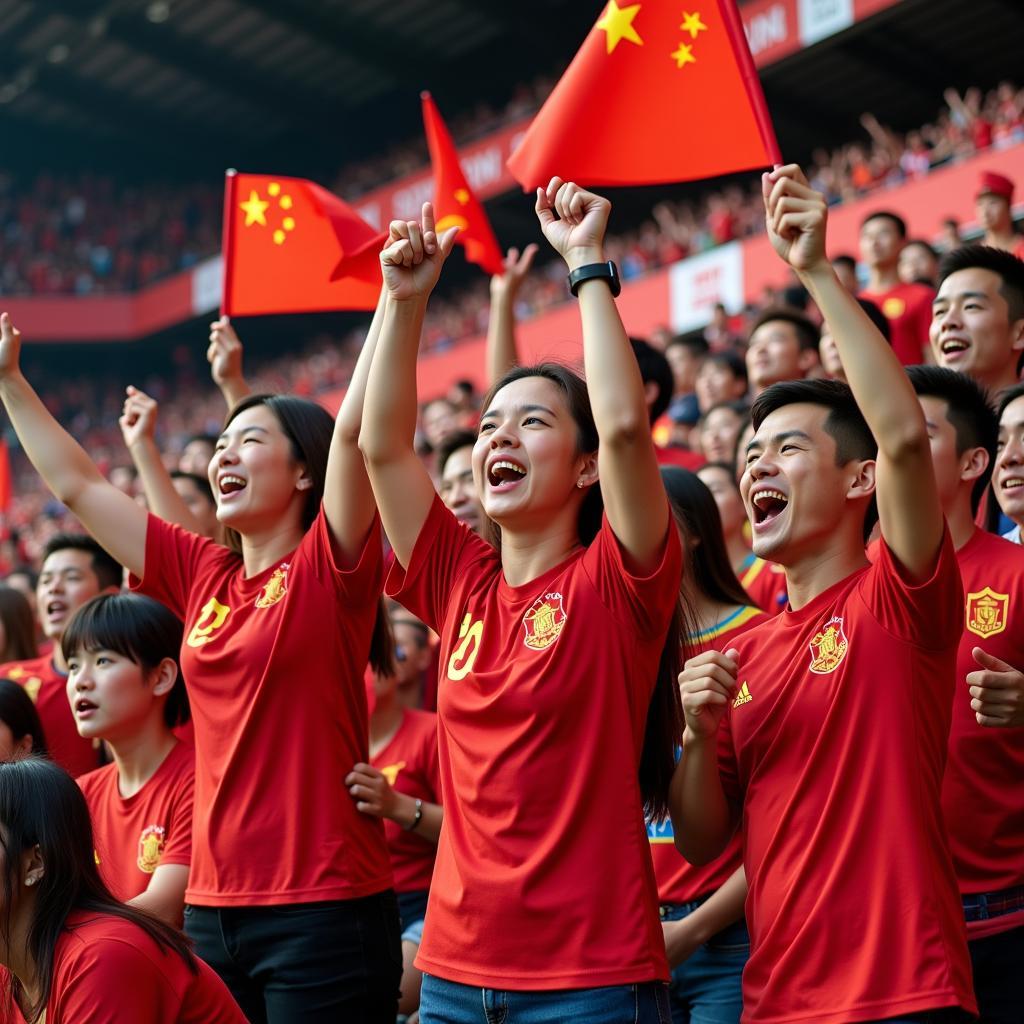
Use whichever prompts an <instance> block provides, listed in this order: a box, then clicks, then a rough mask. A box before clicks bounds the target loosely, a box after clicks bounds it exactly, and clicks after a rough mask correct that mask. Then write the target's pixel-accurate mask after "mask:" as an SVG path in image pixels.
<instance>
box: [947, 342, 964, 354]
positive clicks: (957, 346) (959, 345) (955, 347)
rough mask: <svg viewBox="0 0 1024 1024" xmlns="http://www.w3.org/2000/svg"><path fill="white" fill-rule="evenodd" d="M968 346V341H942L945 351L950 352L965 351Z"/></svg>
mask: <svg viewBox="0 0 1024 1024" xmlns="http://www.w3.org/2000/svg"><path fill="white" fill-rule="evenodd" d="M967 348H968V345H967V342H965V341H952V340H951V341H944V342H943V343H942V351H943V353H948V352H963V351H965V350H966V349H967Z"/></svg>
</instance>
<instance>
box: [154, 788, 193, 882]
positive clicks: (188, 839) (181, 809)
mask: <svg viewBox="0 0 1024 1024" xmlns="http://www.w3.org/2000/svg"><path fill="white" fill-rule="evenodd" d="M195 782H196V777H195V772H194V771H193V770H189V771H185V772H182V773H181V775H180V776H179V778H178V785H177V792H176V794H175V796H176V799H175V801H174V806H173V808H172V809H171V820H170V822H169V823H168V825H169V827H168V830H167V831H168V832H169V833H170V835H169V838H168V840H167V845H166V846H165V847H164V849H163V852H162V853H161V854H160V865H161V866H163V865H164V864H180V865H183V866H185V867H188V866H189V865H190V864H191V863H192V808H193V805H194V802H195Z"/></svg>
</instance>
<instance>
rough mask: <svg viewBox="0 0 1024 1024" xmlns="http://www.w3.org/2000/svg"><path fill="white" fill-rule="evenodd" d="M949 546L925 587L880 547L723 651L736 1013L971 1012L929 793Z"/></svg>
mask: <svg viewBox="0 0 1024 1024" xmlns="http://www.w3.org/2000/svg"><path fill="white" fill-rule="evenodd" d="M961 595H962V591H961V588H960V578H959V574H958V572H957V564H956V556H955V554H954V552H953V545H952V542H951V541H950V539H949V535H948V533H947V535H946V536H945V538H944V539H943V543H942V548H941V551H940V553H939V556H938V558H937V561H936V565H935V569H934V571H933V573H932V575H931V578H930V579H928V580H926V581H925V582H923V583H920V584H916V585H914V584H910V583H908V582H906V581H905V580H904V578H903V577H902V575H901V571H900V569H899V568H898V567H897V565H896V563H895V561H894V559H893V557H892V554H891V552H890V551H889V549H888V547H886V546H885V545H884V544H882V545H881V546H880V548H879V557H878V561H877V562H876V563H875V564H874V565H871V566H869V567H867V568H865V569H860V570H858V571H857V572H855V573H852V574H851V575H850V576H848V577H846V579H844V580H841V581H839V582H838V583H836V584H835V585H833V586H832V587H829V589H828V590H826V591H824V592H823V593H822V594H819V595H818V596H817V597H816V598H815V599H814V600H813V601H811V602H810V603H809V604H807V605H805V606H804V607H803V608H801V609H799V610H798V611H793V610H791V609H788V608H787V609H786V610H785V611H784V612H782V613H781V614H780V615H777V616H776V617H774V618H773V619H771V620H770V621H769V622H768V623H766V624H764V625H761V626H758V627H755V628H754V629H751V630H750V631H749V632H748V633H745V634H744V635H743V636H741V637H739V638H738V639H737V640H736V641H735V642H734V644H733V646H734V647H736V649H737V650H738V651H739V659H738V660H739V675H738V677H737V682H738V683H739V690H738V692H737V695H736V697H735V698H734V700H733V702H732V704H731V705H730V707H729V708H728V709H727V712H726V715H725V719H724V721H723V726H722V728H723V729H724V730H725V731H726V734H727V736H728V740H729V741H728V742H727V743H723V745H722V746H723V750H722V752H721V753H720V754H719V770H720V774H721V777H722V783H723V786H724V788H725V791H726V794H727V795H728V796H729V798H730V799H731V800H733V801H735V802H736V803H737V804H740V803H742V807H743V836H744V849H743V863H744V865H745V867H746V870H747V878H748V882H749V885H750V893H749V896H748V897H747V907H746V916H747V923H748V926H749V928H750V937H751V954H750V960H749V961H748V963H747V967H746V970H745V971H744V974H743V1004H744V1011H743V1020H744V1022H749V1024H753V1022H757V1024H767V1022H771V1024H781V1022H797V1021H799V1022H802V1024H807V1022H810V1021H814V1024H848V1022H851V1021H861V1020H879V1019H882V1018H885V1017H902V1016H910V1015H912V1014H914V1013H917V1012H918V1011H922V1010H928V1009H936V1008H939V1007H945V1006H953V1005H959V1006H962V1007H964V1008H966V1009H968V1010H970V1011H971V1012H972V1013H973V1012H976V1010H975V1002H974V994H973V991H972V988H971V965H970V960H969V957H968V953H967V942H966V932H965V929H964V919H963V909H962V906H961V902H960V896H959V893H958V891H957V886H956V875H955V873H954V871H953V863H952V859H951V857H950V853H949V845H948V842H947V840H946V833H945V826H944V823H943V820H942V806H941V786H942V773H943V769H944V768H945V763H946V749H947V745H948V737H949V723H950V711H951V707H952V702H953V691H954V686H955V683H954V680H955V667H956V649H957V643H958V642H959V637H960V633H961V631H962V628H963V627H962V623H963V619H962V605H961V599H962V597H961Z"/></svg>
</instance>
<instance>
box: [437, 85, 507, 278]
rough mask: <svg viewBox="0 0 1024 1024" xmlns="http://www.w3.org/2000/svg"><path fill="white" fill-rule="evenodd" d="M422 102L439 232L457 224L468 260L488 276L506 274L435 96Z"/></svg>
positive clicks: (482, 211)
mask: <svg viewBox="0 0 1024 1024" xmlns="http://www.w3.org/2000/svg"><path fill="white" fill-rule="evenodd" d="M420 98H421V99H422V100H423V128H424V130H425V131H426V133H427V148H428V149H429V150H430V162H431V164H433V167H434V216H435V217H436V218H437V230H438V232H439V233H440V232H441V231H444V230H445V229H447V228H450V227H454V226H456V225H458V227H459V229H460V230H459V233H458V235H457V236H456V238H455V241H456V242H458V243H459V244H460V245H462V246H464V247H465V249H466V259H467V260H469V261H470V263H477V264H479V265H480V266H481V267H482V268H483V269H484V270H486V271H487V273H488V274H500V273H502V272H503V271H504V269H505V267H504V263H503V261H502V257H501V249H499V248H498V240H497V239H496V238H495V237H494V231H493V230H492V228H491V222H490V221H489V220H488V219H487V214H486V213H484V208H483V206H481V205H480V201H479V200H478V199H477V197H476V196H475V195H473V192H472V190H471V189H470V187H469V184H468V182H467V181H466V176H465V174H463V173H462V167H461V166H460V164H459V154H458V152H457V151H456V149H455V143H453V142H452V137H451V135H449V134H448V128H447V126H446V125H445V123H444V121H442V120H441V114H440V113H439V112H438V109H437V106H436V104H435V103H434V100H433V97H431V95H430V93H429V92H424V93H420Z"/></svg>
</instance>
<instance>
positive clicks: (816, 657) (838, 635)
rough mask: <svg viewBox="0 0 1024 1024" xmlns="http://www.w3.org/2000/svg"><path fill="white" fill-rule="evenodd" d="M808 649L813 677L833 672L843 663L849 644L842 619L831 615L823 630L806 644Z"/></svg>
mask: <svg viewBox="0 0 1024 1024" xmlns="http://www.w3.org/2000/svg"><path fill="white" fill-rule="evenodd" d="M808 647H809V648H810V651H811V671H812V672H813V673H815V675H819V676H821V675H827V674H828V673H829V672H835V670H836V669H837V668H839V666H840V665H841V664H842V663H843V659H844V658H845V657H846V652H847V650H849V647H850V642H849V640H847V639H846V634H845V633H844V632H843V620H842V618H841V617H840V616H838V615H833V616H832V618H831V619H829V620H828V622H826V623H825V626H824V628H823V629H821V630H820V631H819V632H818V633H816V634H815V635H814V639H813V640H812V641H811V642H810V644H808Z"/></svg>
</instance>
